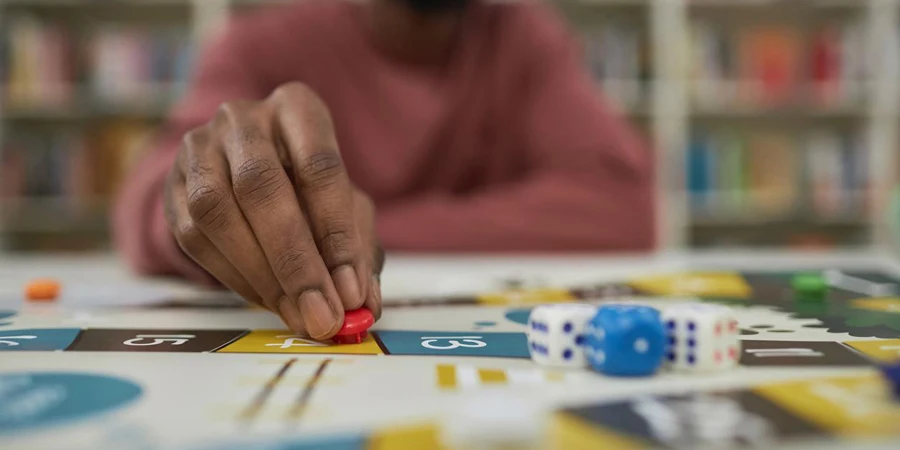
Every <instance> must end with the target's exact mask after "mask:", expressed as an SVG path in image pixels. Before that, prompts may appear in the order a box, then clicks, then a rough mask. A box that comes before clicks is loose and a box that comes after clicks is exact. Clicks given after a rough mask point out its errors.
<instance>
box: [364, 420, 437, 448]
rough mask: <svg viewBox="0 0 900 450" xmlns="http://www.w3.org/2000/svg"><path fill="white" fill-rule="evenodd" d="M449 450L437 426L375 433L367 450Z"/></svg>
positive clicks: (391, 429) (413, 427)
mask: <svg viewBox="0 0 900 450" xmlns="http://www.w3.org/2000/svg"><path fill="white" fill-rule="evenodd" d="M422 449H429V450H449V449H448V448H447V447H446V446H444V445H443V444H442V443H441V439H440V431H439V428H438V426H437V425H436V424H433V423H423V424H416V425H409V426H396V427H389V428H384V429H381V430H377V431H375V432H374V433H373V434H372V436H370V437H369V440H368V445H366V450H422Z"/></svg>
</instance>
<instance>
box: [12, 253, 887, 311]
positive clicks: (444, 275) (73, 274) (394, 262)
mask: <svg viewBox="0 0 900 450" xmlns="http://www.w3.org/2000/svg"><path fill="white" fill-rule="evenodd" d="M873 264H878V265H879V266H880V267H890V268H893V269H894V270H900V258H898V256H897V255H894V254H891V253H889V252H784V251H713V252H685V253H660V254H652V255H591V254H565V255H529V254H522V255H491V254H487V255H473V254H466V255H461V254H457V255H432V254H389V255H388V257H387V264H386V266H385V269H384V273H383V274H382V278H381V279H382V290H383V297H384V298H385V299H386V300H387V301H389V300H390V299H391V298H398V297H410V296H444V295H454V294H471V293H476V292H485V291H490V290H494V289H497V288H498V287H500V286H502V284H503V282H504V280H508V279H510V278H515V279H524V280H531V281H532V282H534V283H539V284H545V285H549V286H571V285H578V284H580V283H591V282H597V281H604V280H607V279H608V280H613V279H621V278H632V277H635V276H638V275H642V274H649V273H659V272H667V271H678V270H685V269H697V268H714V269H731V268H733V269H743V270H752V269H778V268H785V269H790V268H795V267H798V266H803V267H810V268H822V269H827V268H830V267H837V266H840V267H843V268H853V267H871V266H872V265H873ZM42 277H50V278H56V279H58V280H60V281H61V282H63V284H64V285H66V284H74V285H91V286H95V287H96V286H98V285H112V284H117V285H127V286H129V287H133V288H134V289H157V290H159V289H162V290H170V291H172V292H179V293H185V292H194V291H197V289H196V287H194V286H192V285H190V284H188V283H184V282H182V281H179V280H176V279H165V278H144V277H139V276H136V275H134V274H133V273H131V272H130V271H129V270H128V269H127V268H126V267H125V265H124V264H123V263H122V261H121V260H120V259H119V258H117V257H116V255H114V254H107V253H101V254H88V255H38V256H17V255H5V256H4V255H2V254H0V295H3V294H8V293H9V291H10V290H14V291H15V292H16V293H17V294H18V293H19V292H20V291H19V289H20V288H21V286H22V285H23V284H24V283H26V282H27V281H28V280H31V279H34V278H42Z"/></svg>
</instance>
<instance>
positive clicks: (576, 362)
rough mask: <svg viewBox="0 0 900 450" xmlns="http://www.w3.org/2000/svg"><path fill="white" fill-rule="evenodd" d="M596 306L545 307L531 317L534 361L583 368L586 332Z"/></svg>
mask: <svg viewBox="0 0 900 450" xmlns="http://www.w3.org/2000/svg"><path fill="white" fill-rule="evenodd" d="M596 312H597V307H595V306H591V305H585V304H572V303H567V304H554V305H542V306H538V307H536V308H534V309H533V310H531V315H529V317H528V349H529V351H530V352H531V359H532V360H534V361H536V362H538V363H540V364H545V365H549V366H556V367H572V368H581V367H586V366H587V364H588V363H587V359H585V356H584V331H585V328H586V327H587V323H588V321H590V320H591V318H593V317H594V314H596Z"/></svg>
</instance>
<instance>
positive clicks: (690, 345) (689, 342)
mask: <svg viewBox="0 0 900 450" xmlns="http://www.w3.org/2000/svg"><path fill="white" fill-rule="evenodd" d="M696 344H697V342H695V341H694V340H693V339H688V347H693V346H694V345H696Z"/></svg>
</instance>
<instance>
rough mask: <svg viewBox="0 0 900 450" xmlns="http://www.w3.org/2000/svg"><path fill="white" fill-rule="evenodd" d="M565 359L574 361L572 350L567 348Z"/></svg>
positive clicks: (564, 351)
mask: <svg viewBox="0 0 900 450" xmlns="http://www.w3.org/2000/svg"><path fill="white" fill-rule="evenodd" d="M563 359H572V350H571V349H568V348H567V349H565V350H563Z"/></svg>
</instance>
